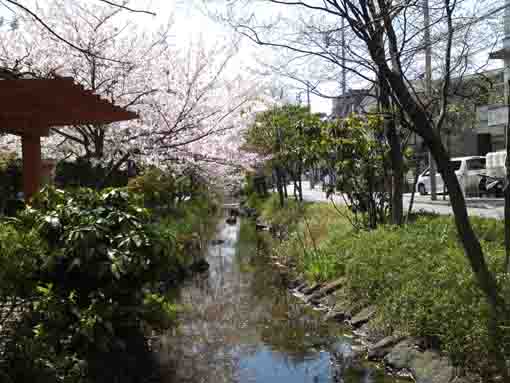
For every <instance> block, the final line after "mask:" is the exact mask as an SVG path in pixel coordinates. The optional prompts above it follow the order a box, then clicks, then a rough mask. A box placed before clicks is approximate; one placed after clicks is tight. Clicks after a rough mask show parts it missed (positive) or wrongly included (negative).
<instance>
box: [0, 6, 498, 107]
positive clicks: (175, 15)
mask: <svg viewBox="0 0 510 383" xmlns="http://www.w3.org/2000/svg"><path fill="white" fill-rule="evenodd" d="M45 1H46V0H26V1H25V2H24V3H26V4H35V3H38V4H40V5H41V4H44V2H45ZM86 1H91V2H92V1H97V0H86ZM207 1H209V3H212V2H213V0H207ZM466 1H468V2H469V1H471V0H466ZM495 1H496V2H499V1H501V0H495ZM203 4H204V0H131V1H130V2H129V6H131V7H132V8H137V9H146V10H150V11H153V12H155V13H156V16H151V15H146V14H127V15H126V17H130V18H132V19H135V20H136V22H137V23H140V24H141V25H143V26H144V27H146V28H148V29H150V28H152V27H156V26H158V25H160V24H161V23H164V22H166V21H167V20H168V19H169V18H172V19H173V38H174V43H175V44H176V46H178V47H182V48H185V47H186V46H187V45H188V44H189V43H190V42H191V41H193V42H197V41H199V40H200V41H202V42H203V43H204V44H206V45H208V46H210V47H214V46H215V45H217V44H222V43H223V42H225V41H226V40H228V39H232V37H233V31H232V30H231V29H230V28H229V27H227V26H225V25H222V24H220V23H218V22H216V21H214V20H212V18H211V17H209V16H208V15H207V14H206V12H205V10H204V6H203ZM0 16H4V17H6V19H7V20H8V19H9V16H10V12H9V11H7V10H6V9H5V8H3V7H0ZM277 54H278V53H275V51H274V50H270V49H268V48H263V47H259V46H257V45H256V44H254V43H252V42H249V41H242V42H241V45H240V51H239V54H238V56H237V57H236V65H235V67H236V68H237V70H238V71H240V72H246V71H253V70H260V65H259V61H261V60H262V61H266V62H272V61H273V59H274V58H275V55H277ZM483 56H484V57H487V54H486V53H484V54H483ZM491 66H492V67H494V66H500V64H499V63H496V64H491ZM274 82H275V84H277V83H278V82H279V81H278V80H277V79H275V81H274ZM280 83H281V82H280ZM287 84H289V83H288V82H287ZM296 85H297V84H296ZM291 86H293V84H291ZM360 87H361V84H349V86H348V88H360ZM337 88H338V84H331V85H330V86H329V89H326V91H327V93H329V94H335V92H336V89H337ZM287 97H288V99H289V100H292V101H295V100H296V98H297V94H296V91H292V90H291V91H289V94H288V96H287ZM301 99H302V101H303V102H306V95H304V94H302V95H301ZM311 105H312V111H314V112H325V113H330V112H331V100H330V99H324V98H320V97H318V96H314V95H312V96H311Z"/></svg>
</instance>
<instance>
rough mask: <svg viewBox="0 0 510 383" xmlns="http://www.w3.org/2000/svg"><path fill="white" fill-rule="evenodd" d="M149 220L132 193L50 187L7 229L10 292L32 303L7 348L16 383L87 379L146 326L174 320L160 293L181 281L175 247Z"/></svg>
mask: <svg viewBox="0 0 510 383" xmlns="http://www.w3.org/2000/svg"><path fill="white" fill-rule="evenodd" d="M149 218H150V217H149V213H148V211H147V210H145V209H143V208H141V207H139V199H137V198H135V196H133V195H132V194H130V193H128V192H127V191H124V190H118V189H117V190H116V189H112V190H106V191H103V192H101V193H98V192H95V191H93V190H90V189H80V190H78V191H75V192H72V193H71V192H64V191H60V190H55V189H50V188H48V189H45V190H44V191H43V192H42V193H40V194H39V195H38V196H37V197H36V198H35V199H34V201H33V205H32V206H31V207H27V209H26V210H25V211H23V212H22V213H21V214H20V215H19V216H18V217H17V218H16V219H10V220H9V221H7V222H6V224H5V225H4V226H3V227H2V230H1V231H0V232H1V234H0V249H1V250H2V254H1V256H0V262H1V263H2V264H1V265H0V266H4V265H7V267H5V268H2V271H1V273H4V274H3V275H2V276H3V277H5V279H3V280H2V286H1V289H2V294H3V296H4V297H7V296H9V297H12V298H13V297H23V298H25V299H26V304H25V305H24V306H23V316H22V318H23V321H21V322H19V326H18V328H17V329H16V330H17V331H16V333H15V337H14V338H13V340H12V342H10V343H9V344H8V345H7V355H6V362H5V364H6V368H7V371H8V373H9V374H10V375H11V378H12V379H13V380H14V381H28V380H29V379H32V380H33V379H35V381H75V380H76V379H81V378H83V377H85V376H88V375H89V374H90V373H91V371H93V370H94V367H93V366H92V365H88V364H87V361H90V360H91V358H95V359H96V360H97V355H101V354H102V353H110V352H114V351H119V352H120V351H123V350H125V349H126V347H128V346H127V343H126V342H127V340H128V339H133V338H136V337H137V336H136V334H140V333H141V330H142V327H143V326H147V325H161V324H162V322H166V323H164V324H168V323H169V321H168V320H166V321H165V320H163V318H167V319H169V318H171V315H172V305H171V304H169V303H168V302H166V300H165V299H163V298H162V297H160V296H159V294H158V287H159V282H160V281H161V280H166V279H170V278H172V277H173V278H175V277H176V276H177V275H178V272H179V267H180V265H179V261H178V260H177V259H176V257H175V254H176V248H177V244H176V241H175V237H174V236H173V235H172V233H169V232H166V233H164V234H165V235H163V233H162V232H161V231H160V230H156V229H155V227H154V225H152V224H151V223H150V220H149ZM3 250H6V251H5V252H4V251H3ZM162 314H166V315H162ZM151 319H157V322H158V323H152V322H151ZM30 374H31V375H30ZM44 376H45V377H47V379H46V380H45V379H43V378H42V377H44ZM73 379H74V380H73Z"/></svg>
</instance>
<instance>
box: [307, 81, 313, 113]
mask: <svg viewBox="0 0 510 383" xmlns="http://www.w3.org/2000/svg"><path fill="white" fill-rule="evenodd" d="M306 105H307V106H308V112H311V111H312V109H311V107H312V106H311V104H310V84H308V82H307V83H306Z"/></svg>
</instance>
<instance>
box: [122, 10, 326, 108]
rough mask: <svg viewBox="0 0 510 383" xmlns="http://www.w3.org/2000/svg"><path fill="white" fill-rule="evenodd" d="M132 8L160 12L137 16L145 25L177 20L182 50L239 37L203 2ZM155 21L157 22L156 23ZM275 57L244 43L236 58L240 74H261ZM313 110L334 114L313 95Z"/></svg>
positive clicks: (293, 95) (293, 96)
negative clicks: (209, 12)
mask: <svg viewBox="0 0 510 383" xmlns="http://www.w3.org/2000/svg"><path fill="white" fill-rule="evenodd" d="M131 4H132V5H133V7H138V8H141V9H149V10H152V11H154V12H156V14H157V16H156V17H155V18H154V17H151V16H144V15H140V16H137V17H139V19H140V22H142V23H145V21H143V20H144V18H145V19H146V20H147V21H146V22H147V23H152V24H154V25H156V24H157V23H160V22H164V21H166V20H168V18H169V17H173V20H174V31H175V43H176V44H177V45H178V46H182V47H186V45H187V44H188V43H189V41H197V40H198V39H200V40H202V41H204V42H205V43H206V44H209V45H210V46H212V47H214V46H215V45H216V44H219V43H221V42H223V41H225V40H226V39H231V38H232V37H233V36H236V35H234V34H233V31H232V30H231V29H230V28H229V27H228V26H225V25H223V24H221V23H218V22H217V21H215V20H213V19H212V18H211V17H210V16H209V15H207V11H206V10H205V9H204V7H203V0H132V1H131ZM155 20H156V22H154V21H155ZM237 37H238V36H237ZM275 54H277V53H275V52H274V51H273V50H270V49H268V48H264V47H260V46H257V45H256V44H254V43H252V42H249V41H245V40H243V41H242V42H241V48H240V51H239V54H238V56H237V57H236V64H237V65H236V67H237V68H238V70H240V71H258V70H260V65H259V64H258V62H259V61H260V60H261V59H262V60H267V61H268V62H270V61H271V60H272V59H273V56H274V55H275ZM276 84H277V81H276V80H275V85H276ZM290 86H294V84H290ZM296 86H297V84H296ZM287 97H288V99H289V100H291V101H293V102H295V100H296V98H297V97H298V94H297V92H296V91H293V90H289V94H288V95H287ZM301 100H302V102H303V103H304V102H306V96H305V95H304V94H301ZM311 106H312V111H313V112H324V113H331V108H332V101H331V99H325V98H321V97H318V96H315V95H312V96H311Z"/></svg>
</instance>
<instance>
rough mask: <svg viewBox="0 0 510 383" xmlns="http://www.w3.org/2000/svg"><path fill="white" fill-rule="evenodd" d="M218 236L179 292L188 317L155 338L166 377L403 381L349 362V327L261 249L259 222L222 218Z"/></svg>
mask: <svg viewBox="0 0 510 383" xmlns="http://www.w3.org/2000/svg"><path fill="white" fill-rule="evenodd" d="M216 238H217V241H215V242H213V243H212V244H211V245H210V246H209V248H208V250H207V251H208V254H207V259H208V262H209V263H210V269H209V272H208V273H204V274H202V275H198V276H196V277H195V278H194V279H192V280H190V281H188V283H187V284H186V285H185V286H184V287H182V288H180V289H179V291H178V292H177V294H178V301H179V302H180V303H181V304H182V305H183V306H184V310H183V313H182V314H181V315H180V317H179V323H180V325H179V326H178V328H176V329H172V330H171V331H169V332H168V333H165V334H162V335H161V336H160V337H159V339H158V340H157V341H156V342H155V351H156V354H157V357H158V361H159V364H160V366H161V369H162V371H161V374H162V375H163V382H164V383H170V382H184V383H199V382H203V383H206V382H207V383H208V382H211V383H230V382H240V383H245V382H246V383H251V382H256V383H262V382H263V383H276V382H278V383H301V382H303V383H330V382H344V383H361V382H363V383H383V382H384V383H390V382H392V383H393V382H396V380H395V379H394V378H392V377H389V376H386V375H384V373H383V372H382V371H381V370H378V369H376V368H374V367H373V366H370V365H365V366H363V365H359V364H358V365H356V364H351V363H350V362H349V354H350V352H351V350H352V347H353V346H354V347H355V344H353V342H355V341H354V340H353V337H352V336H351V334H350V332H349V331H348V329H347V328H345V327H343V326H342V325H340V324H338V323H326V322H325V321H324V320H322V317H321V315H320V314H319V313H317V312H315V311H313V310H312V309H310V308H309V307H306V306H305V305H303V303H301V302H300V301H299V300H298V299H297V298H295V297H293V296H292V295H291V294H290V293H289V292H288V291H287V290H286V289H285V288H284V286H283V285H282V283H281V281H280V280H279V276H278V274H277V273H276V272H275V270H274V268H273V267H272V266H271V265H270V263H269V260H268V257H267V255H265V254H264V252H262V251H260V250H258V249H257V239H256V233H255V232H254V225H253V223H250V222H248V221H242V222H237V224H235V225H228V224H224V223H222V224H220V225H219V228H218V234H217V237H216ZM218 242H219V243H218ZM334 352H336V353H338V352H340V353H342V354H343V355H344V357H345V360H346V362H345V364H344V365H343V366H340V367H334V366H333V365H332V364H331V355H332V353H334Z"/></svg>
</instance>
